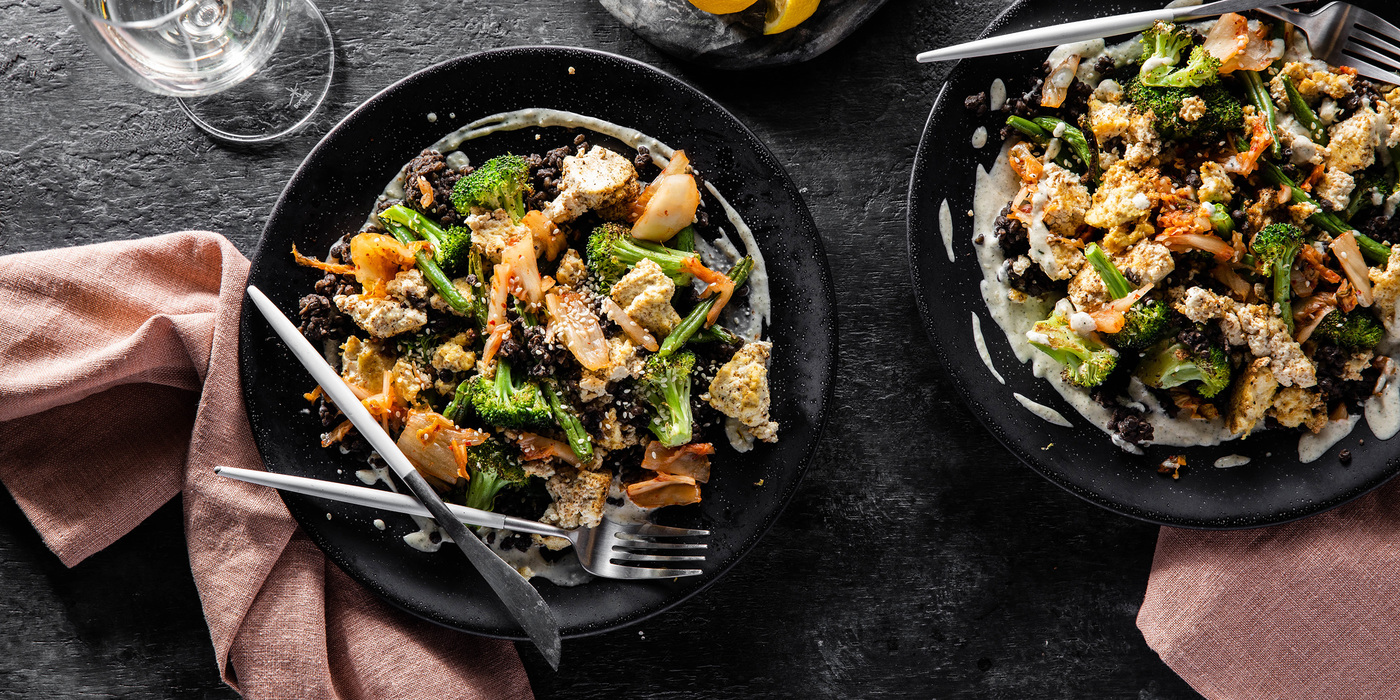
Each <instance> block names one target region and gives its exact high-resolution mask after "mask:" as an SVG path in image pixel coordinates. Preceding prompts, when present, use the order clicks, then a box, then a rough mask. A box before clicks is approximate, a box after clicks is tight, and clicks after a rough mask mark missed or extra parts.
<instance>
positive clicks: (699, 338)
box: [690, 323, 744, 345]
mask: <svg viewBox="0 0 1400 700" xmlns="http://www.w3.org/2000/svg"><path fill="white" fill-rule="evenodd" d="M690 342H692V343H724V344H725V345H738V344H740V343H742V342H744V339H743V338H740V337H739V336H738V334H736V333H735V332H734V331H731V330H729V329H728V328H725V327H724V326H721V325H719V324H718V323H716V324H715V325H713V326H710V327H709V328H702V329H701V330H700V332H698V333H696V334H695V335H694V336H691V338H690Z"/></svg>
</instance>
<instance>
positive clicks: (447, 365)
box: [433, 333, 476, 372]
mask: <svg viewBox="0 0 1400 700" xmlns="http://www.w3.org/2000/svg"><path fill="white" fill-rule="evenodd" d="M475 366H476V353H474V352H472V351H471V350H468V349H467V334H466V333H458V334H457V335H454V336H452V338H450V339H449V340H448V341H447V342H445V343H443V344H442V345H439V346H438V347H437V350H434V351H433V369H436V370H443V371H448V372H470V371H472V368H473V367H475Z"/></svg>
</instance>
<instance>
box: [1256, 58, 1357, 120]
mask: <svg viewBox="0 0 1400 700" xmlns="http://www.w3.org/2000/svg"><path fill="white" fill-rule="evenodd" d="M1283 76H1288V79H1289V80H1292V81H1293V87H1295V88H1297V89H1298V94H1299V95H1302V96H1303V99H1304V100H1307V101H1308V102H1309V103H1316V102H1317V100H1318V99H1319V98H1320V97H1321V96H1323V95H1326V96H1328V97H1331V98H1333V99H1340V98H1342V97H1346V96H1347V95H1350V94H1351V91H1352V76H1351V75H1348V74H1345V73H1333V72H1331V71H1324V70H1316V69H1314V68H1313V67H1312V66H1309V65H1308V64H1306V63H1302V62H1298V61H1290V62H1288V63H1285V64H1284V65H1283V69H1282V70H1281V71H1279V74H1278V75H1276V76H1274V78H1273V80H1270V81H1269V94H1270V96H1272V97H1273V98H1274V103H1275V104H1276V105H1278V107H1279V108H1280V109H1282V110H1285V111H1287V110H1288V93H1287V92H1285V91H1284V87H1283Z"/></svg>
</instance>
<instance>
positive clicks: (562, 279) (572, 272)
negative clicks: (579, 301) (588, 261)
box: [554, 248, 588, 289]
mask: <svg viewBox="0 0 1400 700" xmlns="http://www.w3.org/2000/svg"><path fill="white" fill-rule="evenodd" d="M554 281H555V282H558V283H559V284H562V285H564V286H565V287H573V288H575V289H578V288H580V287H582V286H583V285H584V283H585V282H587V281H588V266H586V265H584V264H583V256H581V255H579V254H578V251H577V250H574V249H573V248H570V249H568V250H566V251H564V257H562V258H560V259H559V269H557V270H555V271H554Z"/></svg>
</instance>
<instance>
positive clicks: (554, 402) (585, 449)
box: [540, 382, 593, 462]
mask: <svg viewBox="0 0 1400 700" xmlns="http://www.w3.org/2000/svg"><path fill="white" fill-rule="evenodd" d="M540 391H542V392H544V398H545V400H547V401H549V411H550V413H553V414H554V422H555V423H558V424H559V428H560V429H562V430H563V431H564V436H565V437H566V438H568V440H569V447H571V448H573V450H574V454H575V455H578V458H579V461H582V462H591V461H593V438H591V437H589V435H588V431H587V430H585V429H584V427H583V423H582V422H581V421H580V420H579V419H578V416H576V415H574V412H573V410H572V409H571V408H570V407H568V406H566V405H564V401H563V400H562V399H560V398H559V392H557V391H555V390H554V386H553V385H552V384H551V383H549V382H541V383H540Z"/></svg>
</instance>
